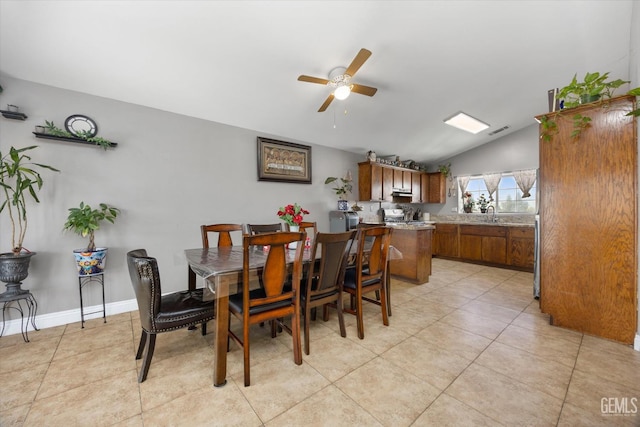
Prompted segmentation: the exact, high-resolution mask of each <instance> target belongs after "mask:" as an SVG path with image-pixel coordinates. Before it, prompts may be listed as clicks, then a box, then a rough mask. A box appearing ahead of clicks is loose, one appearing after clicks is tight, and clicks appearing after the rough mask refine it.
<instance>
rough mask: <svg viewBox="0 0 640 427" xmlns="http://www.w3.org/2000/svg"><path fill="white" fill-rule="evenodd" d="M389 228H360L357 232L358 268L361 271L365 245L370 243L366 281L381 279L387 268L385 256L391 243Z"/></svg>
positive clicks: (363, 266)
mask: <svg viewBox="0 0 640 427" xmlns="http://www.w3.org/2000/svg"><path fill="white" fill-rule="evenodd" d="M391 230H392V229H391V228H390V227H370V228H361V229H360V230H359V231H358V245H359V247H358V255H357V257H358V260H357V264H358V268H359V269H360V270H362V269H363V268H365V265H364V254H365V245H368V242H371V248H370V250H369V256H368V259H367V267H368V268H367V269H366V272H367V275H366V276H367V277H366V279H372V278H378V277H380V278H381V277H382V275H383V273H384V272H385V270H386V268H387V256H388V254H389V245H390V243H391Z"/></svg>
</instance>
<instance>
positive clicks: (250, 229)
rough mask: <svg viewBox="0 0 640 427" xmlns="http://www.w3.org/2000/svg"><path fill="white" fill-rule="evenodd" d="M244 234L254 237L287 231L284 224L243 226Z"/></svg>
mask: <svg viewBox="0 0 640 427" xmlns="http://www.w3.org/2000/svg"><path fill="white" fill-rule="evenodd" d="M244 228H245V229H244V233H245V234H249V235H251V236H255V235H256V234H264V233H275V232H278V231H288V230H285V228H284V223H279V222H278V223H274V224H245V227H244Z"/></svg>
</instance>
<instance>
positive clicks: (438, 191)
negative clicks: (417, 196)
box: [424, 172, 447, 203]
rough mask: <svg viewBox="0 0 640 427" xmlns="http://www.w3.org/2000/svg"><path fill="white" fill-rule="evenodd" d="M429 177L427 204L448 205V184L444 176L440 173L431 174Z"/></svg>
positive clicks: (428, 174)
mask: <svg viewBox="0 0 640 427" xmlns="http://www.w3.org/2000/svg"><path fill="white" fill-rule="evenodd" d="M426 175H427V176H428V182H429V191H428V195H427V196H428V197H427V198H426V199H424V200H426V202H425V203H446V201H447V196H446V193H447V189H446V186H447V182H446V179H445V177H444V175H443V174H442V173H440V172H431V173H427V174H426Z"/></svg>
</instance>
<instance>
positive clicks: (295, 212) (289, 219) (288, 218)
mask: <svg viewBox="0 0 640 427" xmlns="http://www.w3.org/2000/svg"><path fill="white" fill-rule="evenodd" d="M304 215H309V211H308V210H306V209H304V208H303V207H302V206H300V205H299V204H297V203H294V204H293V205H286V206H284V207H280V209H278V217H279V218H280V219H281V220H283V221H284V222H286V223H287V224H288V225H289V231H300V224H301V223H302V221H303V220H304ZM297 247H298V242H291V243H289V249H296V248H297Z"/></svg>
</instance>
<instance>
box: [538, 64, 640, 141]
mask: <svg viewBox="0 0 640 427" xmlns="http://www.w3.org/2000/svg"><path fill="white" fill-rule="evenodd" d="M608 78H609V73H608V72H607V73H603V74H600V73H598V72H595V73H587V74H585V76H584V80H583V81H581V82H579V81H578V80H577V75H574V76H573V79H572V80H571V83H569V84H568V85H567V86H565V87H563V88H562V89H560V90H559V92H558V95H557V97H558V99H561V100H562V101H561V108H562V109H561V110H560V111H559V112H558V113H557V114H556V119H557V117H559V115H560V114H562V113H563V112H565V111H566V110H570V109H572V108H575V107H578V106H580V105H583V104H586V103H590V102H596V101H600V102H601V103H604V102H605V101H606V100H608V99H610V98H612V97H613V94H614V92H615V90H616V89H617V88H619V87H620V86H622V85H624V84H627V83H629V82H628V81H626V80H621V79H616V80H612V81H607V79H608ZM627 95H633V96H640V87H638V88H635V89H631V90H630V91H628V92H627ZM603 105H604V106H606V104H603ZM627 115H628V116H634V117H638V116H640V108H637V109H635V110H633V111H631V112H629V113H627ZM572 120H573V129H574V130H573V132H572V133H571V137H572V138H576V139H577V138H579V137H580V134H581V132H582V131H583V130H584V129H586V128H587V127H589V126H590V124H591V118H590V117H588V116H583V115H582V114H580V113H576V114H574V115H573V116H572ZM540 124H541V127H542V132H541V134H540V138H541V139H542V140H543V141H550V140H551V137H552V136H553V135H555V134H556V133H557V132H558V125H557V123H556V120H555V119H551V118H549V117H547V116H546V115H543V116H541V117H540Z"/></svg>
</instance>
